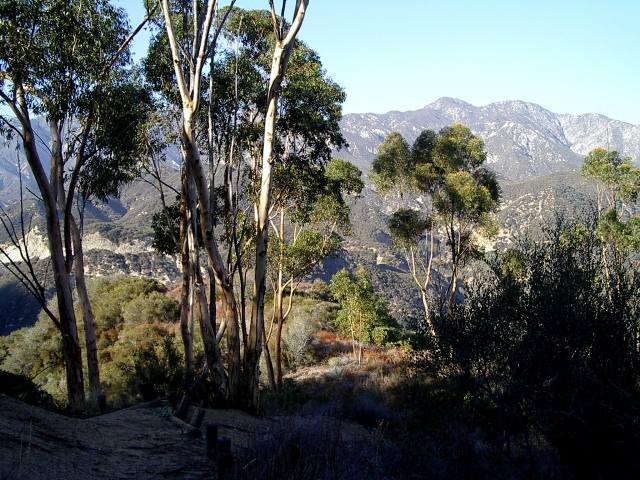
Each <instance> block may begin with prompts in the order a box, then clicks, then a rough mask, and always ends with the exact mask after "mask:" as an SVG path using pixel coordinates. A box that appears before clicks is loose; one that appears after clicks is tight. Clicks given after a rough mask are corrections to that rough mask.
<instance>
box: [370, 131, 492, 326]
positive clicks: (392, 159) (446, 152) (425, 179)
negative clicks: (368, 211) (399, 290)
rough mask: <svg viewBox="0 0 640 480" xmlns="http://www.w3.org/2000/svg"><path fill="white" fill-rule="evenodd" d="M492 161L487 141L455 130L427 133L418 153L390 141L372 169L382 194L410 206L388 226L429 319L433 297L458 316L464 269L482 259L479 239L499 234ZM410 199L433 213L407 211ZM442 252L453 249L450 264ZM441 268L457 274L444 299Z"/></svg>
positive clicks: (414, 148)
mask: <svg viewBox="0 0 640 480" xmlns="http://www.w3.org/2000/svg"><path fill="white" fill-rule="evenodd" d="M485 160H486V152H485V151H484V142H483V141H482V139H480V138H479V137H477V136H476V135H474V134H473V133H471V130H469V128H467V127H466V126H464V125H462V124H461V123H454V124H453V125H451V126H449V127H445V128H442V129H441V130H440V132H438V133H437V134H436V133H435V132H433V131H431V130H425V131H423V132H422V133H421V134H420V135H419V136H418V138H417V139H416V140H415V142H414V144H413V145H412V147H411V148H409V146H408V144H407V143H406V141H405V140H404V139H403V138H402V136H401V135H400V134H399V133H397V132H393V133H391V134H389V135H388V136H387V137H386V138H385V141H384V142H383V143H382V144H381V145H380V147H379V150H378V154H377V155H376V159H375V160H374V162H373V164H372V166H371V178H372V180H373V181H374V183H375V184H376V186H377V187H378V190H379V193H380V194H382V195H388V194H389V193H392V192H396V193H398V194H399V195H400V197H401V198H402V200H403V205H402V208H400V209H399V210H397V211H396V212H395V213H393V214H392V215H391V216H390V217H389V219H388V226H389V231H390V233H391V241H392V243H393V245H394V247H395V248H396V249H398V250H400V251H401V252H403V253H404V255H405V257H406V260H407V264H408V266H409V270H410V272H411V275H412V277H413V279H414V281H415V283H416V284H417V286H418V289H419V290H420V293H421V296H422V303H423V307H424V311H425V316H426V317H430V315H431V314H432V312H433V309H432V307H431V306H430V305H431V304H432V303H434V298H433V297H437V304H439V305H440V310H443V308H444V305H445V304H446V303H448V305H449V308H451V306H452V304H453V301H454V298H455V297H456V292H457V289H458V278H459V275H460V270H461V268H462V267H464V266H465V264H466V263H467V262H468V261H469V260H470V259H473V258H478V257H479V256H480V255H481V252H482V247H481V245H480V242H479V239H480V238H485V239H491V238H494V237H495V236H496V235H497V234H498V232H499V226H498V223H497V221H496V220H495V219H494V218H493V214H495V213H496V212H497V211H498V207H499V205H500V197H501V190H500V186H499V184H498V181H497V179H496V176H495V174H494V173H493V172H491V171H489V170H487V169H486V168H484V167H482V164H483V163H484V161H485ZM408 192H413V193H415V194H416V195H420V196H421V197H422V198H420V199H418V198H416V200H419V201H420V203H421V204H422V205H424V209H425V210H426V212H420V211H418V210H415V209H410V208H406V205H405V203H404V195H405V194H406V193H408ZM424 197H428V198H426V199H425V198H424ZM425 200H426V201H425ZM436 239H438V240H437V241H436ZM438 244H443V245H447V246H448V249H449V258H448V260H447V261H445V262H443V261H442V260H441V259H437V258H436V257H438V256H440V252H437V251H436V247H437V245H438ZM423 257H426V258H423ZM436 264H437V265H439V268H441V269H442V268H443V267H446V266H448V267H450V269H449V274H450V280H449V285H448V287H446V288H444V289H442V288H438V289H437V291H436V289H434V288H433V286H432V285H431V284H432V282H433V279H434V277H436V275H432V273H433V270H434V268H435V265H436ZM440 273H443V272H442V271H441V272H440ZM444 300H448V302H445V301H444Z"/></svg>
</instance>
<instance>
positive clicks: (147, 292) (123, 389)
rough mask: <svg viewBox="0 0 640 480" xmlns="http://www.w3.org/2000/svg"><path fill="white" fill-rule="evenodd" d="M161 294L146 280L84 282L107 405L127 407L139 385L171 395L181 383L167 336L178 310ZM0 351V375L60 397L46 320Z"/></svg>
mask: <svg viewBox="0 0 640 480" xmlns="http://www.w3.org/2000/svg"><path fill="white" fill-rule="evenodd" d="M161 288H162V285H161V284H160V283H159V282H157V281H155V280H152V279H148V278H134V277H121V278H118V279H107V278H99V279H96V280H93V281H92V282H90V285H89V289H90V292H89V293H90V298H91V300H92V307H93V313H94V321H95V325H96V335H97V344H98V351H99V360H100V368H101V381H102V383H103V391H104V392H105V394H107V396H108V399H109V401H111V402H113V401H118V402H129V401H131V399H132V398H133V397H134V395H135V392H136V391H137V386H138V384H139V383H142V382H148V381H150V382H153V383H154V384H155V386H156V389H158V390H159V391H161V392H162V391H166V389H173V390H176V386H177V385H178V384H179V383H180V382H181V381H182V380H183V378H182V376H181V375H182V369H183V362H182V353H181V351H180V350H179V348H178V346H177V344H176V342H175V340H174V335H173V331H174V330H175V325H176V323H177V321H178V319H179V306H178V304H177V302H176V301H175V300H173V299H172V298H170V297H168V296H166V295H165V294H163V293H161V291H160V290H161ZM50 303H51V304H52V305H54V304H55V301H54V302H50ZM76 308H79V306H77V305H76ZM82 332H83V330H82V326H81V325H80V332H79V333H80V336H81V335H82ZM0 350H1V351H3V352H4V354H3V355H2V361H1V363H0V368H1V369H2V370H5V371H7V372H11V373H14V374H16V375H24V376H26V377H28V378H31V379H32V380H33V381H34V383H35V384H36V385H38V387H39V388H41V389H42V390H44V391H46V392H48V393H49V394H51V395H53V396H54V398H56V399H57V400H62V399H63V398H64V397H65V395H66V390H65V386H64V378H65V369H64V356H63V350H62V339H61V338H60V335H59V334H58V333H57V330H56V327H55V326H54V324H53V323H52V322H51V320H50V319H49V318H48V317H46V316H45V315H41V316H40V319H39V320H38V321H37V322H36V324H35V325H34V326H33V327H28V328H23V329H20V330H16V331H15V332H13V333H12V334H10V335H8V336H6V337H0Z"/></svg>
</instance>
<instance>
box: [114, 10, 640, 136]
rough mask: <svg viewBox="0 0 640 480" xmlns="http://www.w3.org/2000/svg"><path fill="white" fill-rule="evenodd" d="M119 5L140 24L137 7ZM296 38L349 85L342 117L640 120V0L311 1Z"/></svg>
mask: <svg viewBox="0 0 640 480" xmlns="http://www.w3.org/2000/svg"><path fill="white" fill-rule="evenodd" d="M115 3H117V4H119V5H121V6H123V7H126V8H127V9H128V10H129V11H130V15H131V21H132V24H133V23H134V22H135V21H136V20H137V19H139V18H141V12H140V11H139V8H135V7H133V5H134V4H135V5H137V4H138V3H142V2H141V1H140V2H138V1H136V0H128V1H124V0H115ZM227 3H228V1H227V2H221V4H227ZM294 4H295V0H289V2H287V6H288V7H292V6H293V5H294ZM236 5H237V6H239V7H241V8H246V9H252V8H268V5H269V3H268V1H267V0H237V2H236ZM275 5H276V8H280V5H281V0H276V1H275ZM288 19H291V14H290V13H289V14H288ZM299 38H301V39H302V40H304V41H305V42H306V43H307V44H308V45H309V46H310V47H311V48H313V49H314V50H316V51H317V52H318V53H319V54H320V58H321V59H322V61H323V64H324V67H325V68H326V70H327V73H328V75H329V76H331V77H332V78H333V80H334V81H336V82H337V83H339V84H340V85H342V86H343V87H344V88H345V90H346V92H347V101H346V103H345V105H344V113H367V112H373V113H386V112H388V111H391V110H400V111H407V110H417V109H420V108H422V107H424V106H426V105H428V104H429V103H431V102H433V101H435V100H437V99H438V98H440V97H445V96H446V97H455V98H459V99H461V100H464V101H466V102H469V103H471V104H473V105H476V106H482V105H486V104H488V103H492V102H496V101H502V100H523V101H527V102H533V103H537V104H539V105H541V106H542V107H544V108H546V109H548V110H551V111H552V112H555V113H571V114H581V113H601V114H603V115H606V116H608V117H610V118H613V119H616V120H622V121H625V122H629V123H633V124H640V0H389V1H385V2H382V1H379V2H373V1H371V0H310V2H309V8H308V11H307V16H306V18H305V20H304V24H303V26H302V29H301V31H300V34H299ZM141 40H142V39H141ZM136 49H137V50H140V46H139V45H137V46H136Z"/></svg>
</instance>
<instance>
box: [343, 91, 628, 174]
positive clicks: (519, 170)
mask: <svg viewBox="0 0 640 480" xmlns="http://www.w3.org/2000/svg"><path fill="white" fill-rule="evenodd" d="M454 122H460V123H463V124H464V125H466V126H467V127H469V128H470V129H471V131H472V132H473V133H474V134H476V135H478V136H480V137H481V138H482V139H483V140H484V142H485V147H486V150H487V164H488V166H489V167H491V168H492V169H493V170H494V171H495V172H496V173H497V174H498V177H499V179H501V180H502V181H510V182H520V181H524V180H531V179H532V178H536V177H540V176H544V175H549V174H551V173H555V172H561V171H567V170H572V169H575V168H577V167H579V166H580V165H581V163H582V159H583V158H584V157H585V156H586V155H587V153H589V151H590V150H592V149H593V148H595V147H603V148H609V149H611V150H617V151H618V152H620V153H621V154H623V155H624V156H629V157H631V158H632V159H633V160H634V161H636V162H637V161H638V160H640V125H631V124H629V123H625V122H621V121H618V120H612V119H610V118H607V117H605V116H603V115H599V114H595V113H587V114H583V115H568V114H557V113H553V112H550V111H549V110H546V109H544V108H542V107H541V106H539V105H536V104H535V103H527V102H522V101H518V100H513V101H504V102H497V103H491V104H489V105H486V106H484V107H475V106H473V105H471V104H469V103H466V102H464V101H462V100H458V99H456V98H448V97H444V98H440V99H439V100H437V101H435V102H433V103H431V104H429V105H427V106H426V107H424V108H422V109H420V110H415V111H410V112H395V111H394V112H389V113H386V114H373V113H357V114H356V113H352V114H348V115H345V116H344V117H343V119H342V122H341V124H340V125H341V128H342V133H343V135H344V136H345V138H346V140H347V142H348V143H349V147H348V149H345V150H343V151H341V152H340V155H341V156H342V157H343V158H344V159H345V160H349V161H351V162H353V163H355V164H356V165H357V166H358V167H360V168H361V169H362V170H363V171H367V170H368V168H369V165H371V162H372V161H373V159H374V158H375V154H376V151H377V148H378V145H380V143H382V141H383V140H384V138H385V137H386V136H387V135H388V134H389V133H391V132H400V133H401V134H402V135H403V137H404V138H405V139H406V140H407V141H409V142H413V140H415V138H416V137H417V136H418V135H419V134H420V132H422V131H423V130H425V129H430V130H434V131H436V132H437V131H438V130H440V129H441V128H442V127H445V126H448V125H451V124H452V123H454Z"/></svg>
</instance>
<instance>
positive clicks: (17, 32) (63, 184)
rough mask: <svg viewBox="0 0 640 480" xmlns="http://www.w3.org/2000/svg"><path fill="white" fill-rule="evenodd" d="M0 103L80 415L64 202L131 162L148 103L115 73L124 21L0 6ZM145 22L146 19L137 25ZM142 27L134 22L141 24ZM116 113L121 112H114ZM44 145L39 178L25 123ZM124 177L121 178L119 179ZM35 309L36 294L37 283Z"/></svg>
mask: <svg viewBox="0 0 640 480" xmlns="http://www.w3.org/2000/svg"><path fill="white" fill-rule="evenodd" d="M0 19H1V21H0V35H1V37H2V38H3V39H6V41H3V42H2V44H1V45H0V100H1V103H2V104H3V106H4V107H7V108H8V109H9V110H10V111H11V113H12V114H13V115H14V116H15V118H16V119H17V124H14V123H13V122H12V121H11V120H10V119H8V118H6V117H5V116H2V117H1V119H2V126H3V130H4V132H5V133H6V134H15V135H17V136H18V137H19V138H20V141H21V143H22V145H23V148H24V153H25V156H26V158H27V162H28V164H29V167H30V168H31V171H32V173H33V175H34V178H35V180H36V182H37V185H38V189H39V193H40V197H41V199H42V202H43V204H44V207H45V211H46V230H47V239H48V244H49V252H50V254H51V265H52V270H53V280H54V284H55V290H56V294H57V306H58V313H57V314H54V313H53V312H52V311H51V310H49V309H48V308H47V307H46V304H45V303H42V302H41V303H42V307H43V309H44V310H45V311H46V312H47V314H48V315H49V317H50V318H51V319H52V320H53V321H54V323H55V324H56V326H57V328H58V329H59V330H60V332H61V335H62V338H63V346H64V355H65V365H66V375H67V378H66V380H67V390H68V397H69V405H70V408H72V409H74V410H78V409H80V408H82V406H83V405H84V381H83V375H82V357H81V349H80V344H79V341H78V334H77V328H76V318H75V314H74V311H73V298H72V281H71V276H72V268H73V264H74V260H75V276H76V287H77V289H78V294H79V298H80V299H81V301H82V303H83V315H84V320H85V331H86V343H87V355H88V369H89V379H90V385H91V393H92V397H95V396H96V395H97V394H99V392H100V383H99V371H98V364H97V354H96V347H95V336H94V335H93V336H92V332H93V331H94V329H93V322H92V317H91V310H90V305H89V303H88V296H87V295H86V287H85V286H84V271H83V262H82V260H83V256H82V242H81V240H82V237H81V229H80V226H79V225H78V223H77V219H76V217H75V216H74V213H73V208H74V202H75V201H76V200H77V199H78V198H79V199H80V200H81V201H87V200H88V199H89V198H90V197H92V196H95V197H97V198H98V199H103V198H105V197H106V196H107V195H109V194H113V193H116V192H117V191H118V189H119V186H120V185H122V183H123V182H124V181H126V180H127V179H129V178H130V175H129V173H130V172H132V171H133V170H135V167H136V163H137V160H138V158H139V156H138V153H139V151H138V143H137V141H136V137H137V127H138V125H139V124H140V122H141V121H142V117H143V116H144V112H145V108H144V107H143V108H140V103H139V102H142V103H143V104H148V102H149V100H150V99H149V98H148V97H146V96H145V95H144V94H141V93H140V89H139V85H136V84H135V82H134V81H133V79H132V78H131V77H130V76H129V74H128V73H127V72H126V71H125V67H126V65H127V63H128V61H129V56H128V51H127V45H128V43H129V41H130V39H131V38H132V37H133V35H135V33H136V32H137V31H138V30H139V29H140V28H142V25H140V26H139V27H138V29H137V30H136V31H135V32H133V33H132V34H130V35H127V33H128V30H129V28H128V24H127V20H126V16H125V14H124V12H123V11H122V10H121V9H117V8H115V7H114V6H112V5H111V4H109V2H107V1H106V0H89V1H82V2H80V1H60V0H10V1H7V2H3V3H2V5H1V6H0ZM145 21H146V19H145ZM143 23H144V22H143ZM122 108H124V110H123V109H122ZM37 115H42V116H44V118H45V120H46V122H47V125H48V127H49V133H50V135H51V145H50V146H49V155H50V161H49V173H48V174H47V173H46V172H45V169H44V164H43V161H42V160H43V159H42V155H41V154H40V152H39V150H38V148H37V142H38V139H37V136H36V134H35V129H34V125H33V122H34V119H35V116H37ZM125 172H129V173H125ZM29 281H32V282H33V285H34V290H35V291H36V292H39V293H38V295H37V297H36V298H38V300H39V301H40V300H41V299H42V298H44V295H41V294H40V293H42V292H44V286H43V285H42V284H41V283H40V282H39V281H38V279H37V278H31V279H30V280H27V283H29Z"/></svg>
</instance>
